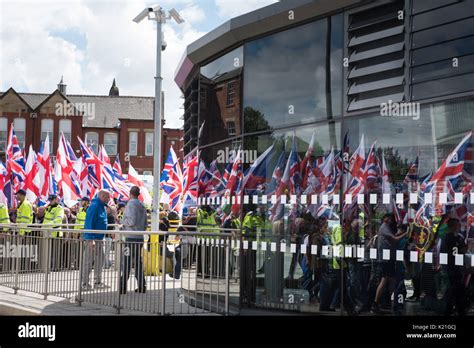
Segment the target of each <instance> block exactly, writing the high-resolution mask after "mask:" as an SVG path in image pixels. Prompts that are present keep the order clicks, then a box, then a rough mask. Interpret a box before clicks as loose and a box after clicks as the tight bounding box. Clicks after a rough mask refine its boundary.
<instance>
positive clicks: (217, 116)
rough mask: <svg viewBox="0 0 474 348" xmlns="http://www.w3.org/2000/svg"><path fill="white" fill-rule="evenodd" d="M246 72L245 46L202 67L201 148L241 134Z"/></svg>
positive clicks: (200, 95)
mask: <svg viewBox="0 0 474 348" xmlns="http://www.w3.org/2000/svg"><path fill="white" fill-rule="evenodd" d="M242 69H243V48H242V47H240V48H237V49H235V50H233V51H232V52H229V53H227V54H225V55H224V56H222V57H220V58H218V59H216V60H214V61H213V62H211V63H209V64H207V65H205V66H203V67H201V71H200V72H201V74H200V80H199V84H200V94H199V99H200V102H199V127H200V132H199V141H200V144H201V145H205V144H211V143H214V142H218V141H221V140H225V139H228V138H230V137H234V136H236V135H239V134H241V118H242V117H241V115H242V107H241V100H242V98H241V91H242ZM203 124H204V127H203Z"/></svg>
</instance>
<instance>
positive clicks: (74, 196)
mask: <svg viewBox="0 0 474 348" xmlns="http://www.w3.org/2000/svg"><path fill="white" fill-rule="evenodd" d="M76 160H77V158H76V156H75V154H74V151H73V150H72V148H71V145H70V144H69V142H68V141H67V140H66V138H65V137H64V134H61V138H60V140H59V145H58V151H57V154H56V166H55V179H56V181H57V183H58V187H59V194H60V195H61V196H62V199H63V200H64V203H65V204H66V205H68V206H69V205H71V204H75V203H76V202H77V200H78V199H79V198H80V194H81V189H80V184H79V182H78V180H77V175H76V172H75V171H74V163H75V162H76Z"/></svg>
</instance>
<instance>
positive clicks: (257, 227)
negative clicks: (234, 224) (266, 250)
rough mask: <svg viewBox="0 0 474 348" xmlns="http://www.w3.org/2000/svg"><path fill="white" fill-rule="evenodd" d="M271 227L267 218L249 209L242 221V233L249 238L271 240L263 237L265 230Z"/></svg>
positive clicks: (269, 229)
mask: <svg viewBox="0 0 474 348" xmlns="http://www.w3.org/2000/svg"><path fill="white" fill-rule="evenodd" d="M271 229H272V225H271V224H270V223H269V222H268V220H267V219H265V218H264V217H262V216H261V215H259V214H257V213H256V212H253V211H249V212H248V213H247V214H246V215H245V217H244V221H243V222H242V235H243V236H245V237H247V238H250V239H251V240H260V241H266V242H271V239H268V238H264V236H265V234H266V231H271Z"/></svg>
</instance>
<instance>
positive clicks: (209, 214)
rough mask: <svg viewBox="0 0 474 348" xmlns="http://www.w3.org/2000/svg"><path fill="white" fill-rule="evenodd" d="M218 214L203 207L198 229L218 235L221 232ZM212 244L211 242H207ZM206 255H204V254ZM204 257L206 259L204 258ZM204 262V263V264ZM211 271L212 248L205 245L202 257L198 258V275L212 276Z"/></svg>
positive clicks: (208, 207)
mask: <svg viewBox="0 0 474 348" xmlns="http://www.w3.org/2000/svg"><path fill="white" fill-rule="evenodd" d="M216 227H218V226H217V222H216V212H214V211H212V208H211V206H210V205H205V206H202V207H201V208H199V209H198V211H197V229H198V231H199V232H202V233H218V232H219V230H217V229H216ZM204 239H209V237H204ZM206 242H210V241H208V240H207V241H206ZM203 253H204V254H203ZM203 256H204V257H203ZM203 261H204V263H203ZM210 269H211V246H210V245H204V246H202V248H201V249H200V256H199V258H198V274H202V272H204V275H205V276H207V275H210Z"/></svg>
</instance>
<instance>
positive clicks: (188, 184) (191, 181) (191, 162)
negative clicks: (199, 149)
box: [183, 156, 199, 204]
mask: <svg viewBox="0 0 474 348" xmlns="http://www.w3.org/2000/svg"><path fill="white" fill-rule="evenodd" d="M198 167H199V156H190V157H187V158H186V159H185V162H184V165H183V202H185V203H186V202H189V203H190V204H195V203H196V201H197V197H198V196H197V194H198V182H197V180H198Z"/></svg>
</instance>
